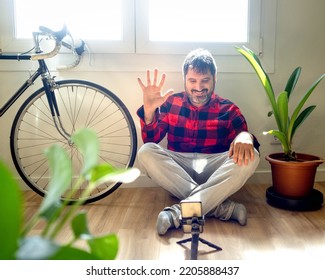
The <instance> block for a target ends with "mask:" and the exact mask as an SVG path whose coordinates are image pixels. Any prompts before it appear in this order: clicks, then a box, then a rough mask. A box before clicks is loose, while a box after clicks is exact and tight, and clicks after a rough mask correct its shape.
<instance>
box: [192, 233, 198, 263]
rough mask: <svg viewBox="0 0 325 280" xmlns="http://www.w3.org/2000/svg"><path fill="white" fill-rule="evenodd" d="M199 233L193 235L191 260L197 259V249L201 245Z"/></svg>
mask: <svg viewBox="0 0 325 280" xmlns="http://www.w3.org/2000/svg"><path fill="white" fill-rule="evenodd" d="M199 239H200V238H199V235H198V234H193V235H192V244H191V260H197V251H198V246H199Z"/></svg>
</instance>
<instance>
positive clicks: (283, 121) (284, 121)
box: [277, 91, 289, 134]
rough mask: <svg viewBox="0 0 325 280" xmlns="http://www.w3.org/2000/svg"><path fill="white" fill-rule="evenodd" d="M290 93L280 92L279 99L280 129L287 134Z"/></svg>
mask: <svg viewBox="0 0 325 280" xmlns="http://www.w3.org/2000/svg"><path fill="white" fill-rule="evenodd" d="M288 101H289V99H288V93H287V92H286V91H283V92H281V93H280V94H279V96H278V99H277V106H278V113H279V121H280V122H279V123H280V127H279V130H280V131H281V132H283V133H284V134H286V131H287V126H288Z"/></svg>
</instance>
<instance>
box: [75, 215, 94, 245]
mask: <svg viewBox="0 0 325 280" xmlns="http://www.w3.org/2000/svg"><path fill="white" fill-rule="evenodd" d="M71 227H72V230H73V233H74V236H75V238H79V237H81V236H83V237H81V238H83V239H86V238H85V236H87V237H88V236H89V237H91V236H90V232H89V229H88V222H87V214H86V212H80V213H78V214H77V215H76V216H75V217H74V218H73V219H72V221H71Z"/></svg>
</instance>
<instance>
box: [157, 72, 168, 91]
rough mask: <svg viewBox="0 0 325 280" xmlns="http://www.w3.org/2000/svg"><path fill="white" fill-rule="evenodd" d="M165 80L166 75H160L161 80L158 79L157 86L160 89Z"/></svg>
mask: <svg viewBox="0 0 325 280" xmlns="http://www.w3.org/2000/svg"><path fill="white" fill-rule="evenodd" d="M165 80H166V74H165V73H163V74H162V75H161V79H160V82H159V85H158V87H159V88H162V87H163V86H164V84H165Z"/></svg>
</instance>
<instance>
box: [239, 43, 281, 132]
mask: <svg viewBox="0 0 325 280" xmlns="http://www.w3.org/2000/svg"><path fill="white" fill-rule="evenodd" d="M235 48H236V49H237V51H238V52H239V53H240V54H242V55H243V56H244V57H245V58H246V59H247V60H248V62H249V63H250V64H251V66H252V67H253V69H254V70H255V72H256V74H257V76H258V78H259V79H260V81H261V83H262V85H263V87H264V90H265V92H266V95H267V97H268V99H269V101H270V104H271V106H272V111H273V115H274V118H275V121H276V123H277V125H278V127H279V126H280V120H279V115H278V109H277V104H276V100H275V94H274V91H273V87H272V84H271V81H270V78H269V76H268V75H267V73H266V71H265V70H264V68H263V67H262V64H261V62H260V60H259V59H258V57H257V55H256V54H255V53H254V52H253V51H252V50H250V49H248V48H246V47H243V48H240V47H235Z"/></svg>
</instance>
